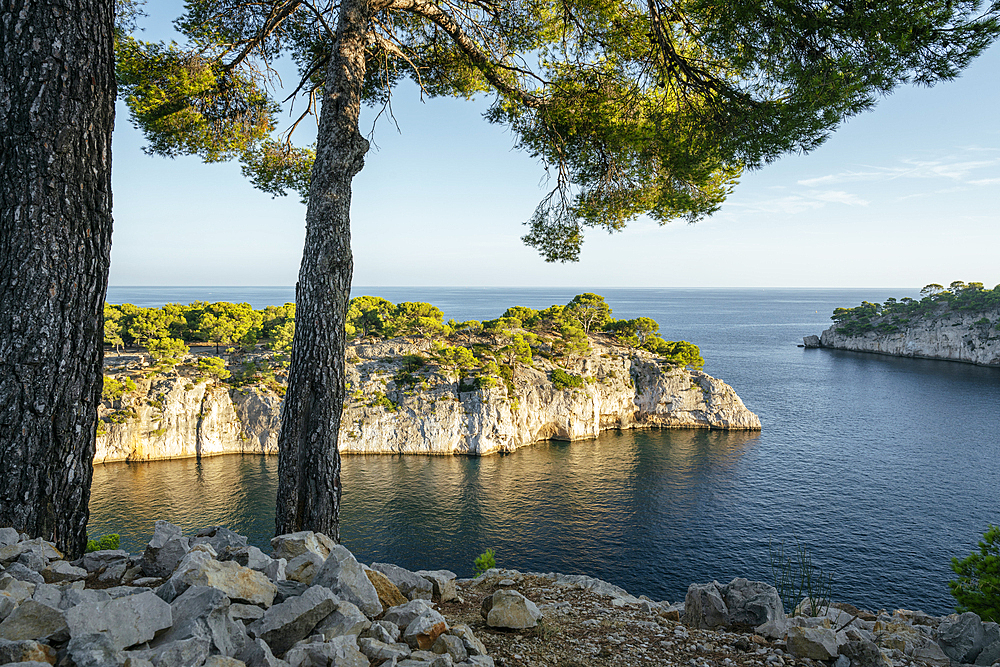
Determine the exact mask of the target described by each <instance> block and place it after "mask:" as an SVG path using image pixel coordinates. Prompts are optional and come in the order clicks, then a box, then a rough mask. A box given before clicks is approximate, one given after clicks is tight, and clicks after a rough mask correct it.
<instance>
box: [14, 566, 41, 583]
mask: <svg viewBox="0 0 1000 667" xmlns="http://www.w3.org/2000/svg"><path fill="white" fill-rule="evenodd" d="M4 574H6V575H8V576H10V577H12V578H14V579H17V580H18V581H26V582H28V583H31V584H44V583H45V577H43V576H42V575H40V574H39V573H38V572H36V571H35V570H32V569H31V568H30V567H28V566H27V565H25V564H24V563H11V564H10V565H8V566H7V569H6V570H4Z"/></svg>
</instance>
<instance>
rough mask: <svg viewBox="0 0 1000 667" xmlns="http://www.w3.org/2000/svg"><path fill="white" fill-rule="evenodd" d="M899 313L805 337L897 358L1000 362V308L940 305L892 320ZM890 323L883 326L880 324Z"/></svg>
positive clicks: (824, 344) (817, 342)
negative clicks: (854, 328) (863, 326)
mask: <svg viewBox="0 0 1000 667" xmlns="http://www.w3.org/2000/svg"><path fill="white" fill-rule="evenodd" d="M894 321H898V317H897V318H894V316H893V315H884V316H882V317H877V318H873V319H872V320H871V325H872V326H873V327H874V329H873V330H871V331H865V332H864V333H851V332H850V329H849V328H845V327H843V326H841V325H838V324H835V325H833V326H832V327H830V328H829V329H827V330H826V331H824V332H823V333H822V335H821V336H819V337H817V336H806V337H805V339H804V343H805V346H806V347H824V348H830V349H834V350H849V351H852V352H871V353H875V354H886V355H890V356H894V357H913V358H918V359H944V360H947V361H960V362H964V363H968V364H976V365H979V366H1000V329H997V325H998V324H1000V310H996V309H994V310H990V311H976V312H964V311H955V310H952V309H949V308H947V307H944V306H941V307H939V308H937V309H935V310H934V311H933V312H931V313H929V314H927V315H925V316H922V317H918V318H914V319H911V320H908V321H907V322H906V323H905V324H892V323H893V322H894ZM882 324H887V325H889V326H885V327H882V328H881V329H880V328H879V325H882Z"/></svg>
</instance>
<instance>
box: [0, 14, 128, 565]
mask: <svg viewBox="0 0 1000 667" xmlns="http://www.w3.org/2000/svg"><path fill="white" fill-rule="evenodd" d="M113 28H114V2H113V0H60V1H59V2H56V1H54V0H4V2H3V5H2V9H0V46H2V48H0V526H13V527H14V528H16V529H18V530H19V531H22V532H25V533H28V534H29V535H31V536H33V537H34V536H39V537H44V538H46V539H48V540H52V541H54V542H55V543H56V545H57V546H58V547H59V548H60V549H61V550H63V551H64V552H65V553H66V554H67V555H69V556H75V555H77V554H82V552H83V550H84V548H85V546H86V540H87V531H86V529H87V519H88V517H89V511H88V507H87V505H88V503H89V502H90V481H91V477H92V472H93V457H94V439H95V435H96V428H97V406H98V405H99V403H100V397H101V387H102V381H103V375H102V372H101V363H102V358H103V341H104V326H103V325H104V322H103V303H104V294H105V291H106V289H107V283H108V267H109V265H110V254H111V131H112V128H113V127H114V101H115V72H114V50H113Z"/></svg>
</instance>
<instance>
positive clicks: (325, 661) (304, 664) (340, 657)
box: [285, 635, 369, 667]
mask: <svg viewBox="0 0 1000 667" xmlns="http://www.w3.org/2000/svg"><path fill="white" fill-rule="evenodd" d="M285 659H286V660H287V661H288V664H289V665H291V667H368V665H369V663H368V658H366V657H365V654H364V653H362V652H361V651H359V650H358V644H357V642H356V641H355V638H354V636H353V635H348V636H346V637H337V638H335V639H332V640H330V641H328V642H316V643H312V644H303V645H302V646H296V647H295V648H293V649H291V650H289V651H288V653H286V654H285Z"/></svg>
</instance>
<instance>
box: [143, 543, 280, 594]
mask: <svg viewBox="0 0 1000 667" xmlns="http://www.w3.org/2000/svg"><path fill="white" fill-rule="evenodd" d="M188 586H211V587H212V588H218V589H219V590H220V591H222V592H223V593H225V594H226V595H227V596H229V598H230V599H231V600H234V601H236V602H246V603H248V604H257V605H262V606H264V607H269V606H271V604H272V603H273V602H274V596H275V594H276V593H277V592H278V589H277V586H275V585H274V584H273V583H271V581H270V580H269V579H268V578H267V577H266V576H265V575H264V574H262V573H261V572H258V571H257V570H251V569H250V568H248V567H243V566H242V565H240V564H239V563H234V562H233V561H227V562H225V563H220V562H219V561H217V560H215V559H214V558H212V557H211V556H209V555H208V554H207V553H205V552H203V551H198V550H195V549H192V550H191V551H190V552H189V553H188V554H187V555H185V556H184V558H183V560H181V562H180V564H179V565H178V566H177V569H176V570H175V571H174V573H173V574H172V575H171V577H170V579H169V581H167V582H166V583H165V584H163V586H161V587H160V588H159V589H158V590H157V594H158V595H160V596H161V597H162V598H163V599H164V600H166V601H167V602H172V601H173V600H174V598H176V597H177V595H180V594H181V593H183V592H184V591H185V590H186V589H187V587H188Z"/></svg>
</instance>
